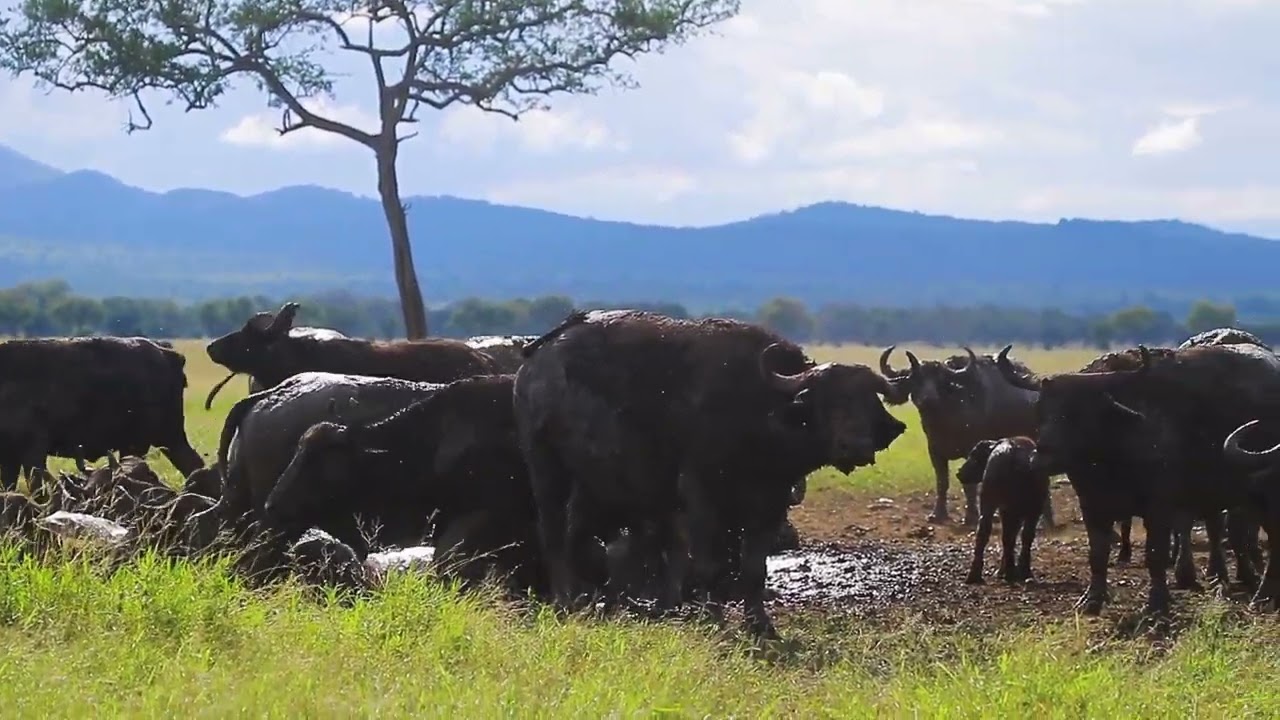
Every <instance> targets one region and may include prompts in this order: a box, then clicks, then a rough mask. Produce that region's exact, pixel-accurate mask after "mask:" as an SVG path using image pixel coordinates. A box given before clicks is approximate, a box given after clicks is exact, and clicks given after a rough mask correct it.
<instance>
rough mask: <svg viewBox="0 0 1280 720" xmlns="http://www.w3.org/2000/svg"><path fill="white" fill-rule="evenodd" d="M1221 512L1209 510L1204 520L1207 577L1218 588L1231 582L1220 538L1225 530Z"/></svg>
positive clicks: (1224, 550) (1225, 553) (1224, 586)
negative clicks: (1206, 544) (1207, 537)
mask: <svg viewBox="0 0 1280 720" xmlns="http://www.w3.org/2000/svg"><path fill="white" fill-rule="evenodd" d="M1225 526H1226V523H1225V522H1224V520H1223V516H1222V513H1220V512H1211V513H1209V514H1208V516H1206V517H1205V520H1204V531H1205V534H1206V535H1208V536H1209V579H1210V581H1211V582H1213V583H1214V584H1216V585H1217V586H1218V587H1219V588H1226V586H1227V585H1228V584H1229V583H1230V582H1231V573H1230V571H1228V570H1227V552H1226V549H1225V548H1224V547H1223V543H1222V538H1223V535H1224V533H1225V530H1226V527H1225Z"/></svg>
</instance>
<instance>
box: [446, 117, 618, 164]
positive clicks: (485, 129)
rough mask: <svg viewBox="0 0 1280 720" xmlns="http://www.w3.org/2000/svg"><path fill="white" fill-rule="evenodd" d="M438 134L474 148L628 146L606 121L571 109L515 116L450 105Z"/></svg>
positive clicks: (541, 151) (601, 149)
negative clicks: (511, 145) (514, 118)
mask: <svg viewBox="0 0 1280 720" xmlns="http://www.w3.org/2000/svg"><path fill="white" fill-rule="evenodd" d="M439 134H440V139H441V140H444V141H445V142H448V143H450V144H454V145H459V146H462V147H464V148H465V149H467V150H470V151H472V152H491V151H493V150H495V149H497V147H498V146H499V145H500V144H502V143H504V142H513V143H514V144H515V145H516V146H517V147H519V148H520V149H522V150H525V151H527V152H530V153H533V154H538V155H545V154H549V153H555V152H559V151H562V150H580V151H599V152H605V151H614V152H617V151H623V150H626V149H627V143H626V142H625V141H624V140H623V139H622V138H619V137H616V136H615V135H614V134H613V133H612V132H611V131H610V130H609V128H607V127H605V125H604V124H603V123H601V122H599V121H598V120H594V119H592V118H590V117H587V116H586V115H584V114H582V113H581V112H579V111H576V110H572V109H570V110H556V109H551V110H533V111H530V112H527V113H524V114H522V115H521V116H520V119H519V120H512V119H511V118H509V117H506V116H504V115H498V114H495V113H489V112H484V111H482V110H477V109H475V108H472V107H457V108H451V109H449V110H446V111H445V112H444V113H443V117H442V118H441V119H440V127H439Z"/></svg>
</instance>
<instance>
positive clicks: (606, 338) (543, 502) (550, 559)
mask: <svg viewBox="0 0 1280 720" xmlns="http://www.w3.org/2000/svg"><path fill="white" fill-rule="evenodd" d="M894 393H895V388H894V387H893V386H892V385H891V384H890V383H889V381H888V380H886V379H885V378H884V377H882V376H880V375H879V374H877V373H876V372H875V371H874V370H872V369H871V368H869V367H866V366H864V365H843V364H837V363H825V364H822V365H818V364H816V363H814V362H813V361H812V360H810V359H809V358H808V357H806V356H805V354H804V352H803V351H802V350H801V349H800V347H799V346H797V345H795V344H793V343H791V342H789V341H787V340H785V339H783V338H782V337H780V336H778V335H776V334H774V333H771V332H769V331H767V330H765V329H763V328H761V327H758V326H756V325H752V324H748V323H744V322H739V321H735V320H727V319H718V318H713V319H704V320H680V319H675V318H671V317H668V316H665V315H661V314H658V313H654V312H647V311H638V310H615V311H592V312H581V311H578V312H574V313H572V314H571V315H569V316H568V317H567V318H566V319H565V320H564V321H563V322H562V323H561V324H560V325H559V326H557V327H556V328H554V329H552V330H551V331H550V332H549V333H547V334H546V335H544V336H542V337H541V338H539V339H538V340H536V341H534V342H533V343H530V344H529V346H527V347H526V348H525V361H524V364H523V365H522V366H521V368H520V371H519V372H518V373H517V374H516V382H515V412H516V422H517V427H518V428H519V436H520V445H521V449H522V450H523V452H524V457H525V460H526V462H527V463H528V470H529V473H530V479H531V482H532V486H533V493H534V500H535V504H536V506H537V512H538V518H539V520H538V522H539V527H538V530H539V537H540V540H541V544H542V549H543V557H544V558H545V560H546V562H547V563H548V571H549V573H550V577H551V584H552V590H553V592H554V593H555V595H556V598H557V600H558V602H559V603H560V604H562V605H572V604H576V600H577V598H578V597H579V595H578V587H579V584H580V583H579V580H580V578H581V577H582V574H583V573H582V567H583V565H584V564H585V563H584V561H583V554H584V553H585V548H586V546H587V539H588V538H590V537H591V536H592V535H595V536H598V537H615V536H617V534H618V533H619V532H620V531H621V529H622V528H624V527H626V528H632V529H635V528H643V527H649V526H650V524H652V525H653V526H656V527H657V528H658V530H657V532H658V533H659V536H661V537H666V538H670V541H669V543H668V546H667V549H668V558H667V565H668V583H667V590H666V592H665V593H664V595H665V597H664V605H667V606H670V605H671V604H673V603H675V602H678V601H679V600H680V599H681V598H682V596H683V590H682V587H683V584H682V581H683V579H684V578H685V577H686V573H685V571H684V567H683V565H684V558H685V550H684V549H683V548H684V543H685V540H686V539H687V541H688V546H689V548H688V550H689V554H690V556H691V557H690V559H691V560H692V562H693V567H692V581H693V587H694V588H695V590H696V592H697V593H698V595H699V597H701V598H703V599H705V598H706V597H707V596H708V593H710V592H712V591H713V590H714V589H715V588H717V587H721V586H723V585H724V583H725V582H726V581H727V579H726V578H724V577H723V575H722V573H723V571H724V570H725V569H726V568H727V567H728V566H729V565H730V564H731V561H728V560H726V557H727V556H736V555H740V556H741V562H740V568H741V570H740V572H741V578H740V579H741V582H740V585H739V586H740V588H741V589H742V593H743V595H744V601H745V605H746V618H747V622H748V624H749V626H750V628H751V630H752V631H753V632H754V633H757V634H763V635H767V636H774V635H776V630H775V629H774V626H773V621H772V620H771V619H770V617H769V615H768V613H767V612H766V610H765V607H764V602H763V599H764V589H765V558H766V554H767V552H768V550H769V546H770V544H771V542H772V540H773V537H774V533H775V532H776V530H777V528H778V527H779V526H780V525H781V523H782V521H783V519H784V518H785V516H786V512H787V508H788V506H789V504H790V498H791V492H792V488H793V487H794V486H795V485H796V483H797V481H798V480H799V479H800V478H802V477H804V476H806V475H808V474H809V473H810V472H812V471H814V470H816V469H817V468H820V467H823V466H825V465H833V466H835V467H836V468H837V469H839V470H841V471H842V472H850V471H852V470H853V469H854V468H857V467H860V466H863V465H868V464H871V463H874V462H875V455H876V453H877V452H878V451H881V450H883V449H885V448H887V447H888V446H889V444H890V443H891V442H893V440H894V439H896V438H897V437H898V436H899V435H901V434H902V433H903V432H904V431H905V430H906V426H905V425H903V424H902V423H901V422H899V421H898V420H897V419H896V418H894V417H893V416H892V415H890V414H889V412H888V411H887V410H886V409H885V407H884V405H883V404H881V401H880V396H881V395H885V396H891V395H893V394H894ZM682 518H687V520H688V521H687V522H685V521H684V520H683V519H682ZM738 533H740V534H741V542H740V543H736V544H735V547H733V548H731V547H730V546H729V545H728V539H729V538H730V537H731V536H734V535H737V534H738ZM712 609H713V610H715V608H712Z"/></svg>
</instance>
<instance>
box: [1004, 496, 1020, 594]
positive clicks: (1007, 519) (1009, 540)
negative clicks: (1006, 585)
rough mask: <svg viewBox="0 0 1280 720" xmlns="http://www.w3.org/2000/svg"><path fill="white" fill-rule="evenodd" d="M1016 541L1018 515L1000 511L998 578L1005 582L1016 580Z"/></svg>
mask: <svg viewBox="0 0 1280 720" xmlns="http://www.w3.org/2000/svg"><path fill="white" fill-rule="evenodd" d="M1017 542H1018V516H1017V515H1016V514H1015V513H1006V512H1004V511H1001V512H1000V579H1001V580H1004V581H1005V582H1014V581H1015V580H1017V574H1018V572H1017V566H1016V564H1015V562H1014V552H1015V551H1016V550H1017V547H1016V546H1017Z"/></svg>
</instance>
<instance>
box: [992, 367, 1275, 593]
mask: <svg viewBox="0 0 1280 720" xmlns="http://www.w3.org/2000/svg"><path fill="white" fill-rule="evenodd" d="M1008 351H1009V348H1008V347H1006V348H1005V349H1004V350H1003V351H1002V352H1001V353H1000V357H999V366H1000V369H1001V371H1002V372H1003V373H1004V375H1005V377H1006V378H1007V379H1008V380H1009V382H1010V383H1012V384H1014V385H1016V386H1019V387H1023V388H1026V389H1028V390H1039V391H1040V399H1039V401H1038V408H1037V412H1038V417H1039V424H1040V429H1039V430H1040V431H1039V438H1038V443H1037V449H1036V453H1035V458H1036V462H1037V464H1038V466H1040V467H1042V468H1043V469H1046V470H1052V471H1054V472H1066V473H1067V475H1068V477H1069V478H1070V480H1071V484H1072V487H1073V488H1074V489H1075V491H1076V494H1077V496H1078V497H1079V500H1080V509H1081V514H1082V515H1083V516H1084V521H1085V525H1086V527H1087V529H1088V533H1089V569H1090V581H1089V587H1088V589H1087V590H1086V592H1085V595H1084V596H1083V597H1082V598H1081V606H1082V608H1083V610H1084V612H1086V613H1087V614H1097V613H1098V612H1100V611H1101V609H1102V606H1103V604H1104V603H1105V601H1106V598H1107V559H1108V555H1109V551H1110V545H1111V530H1112V528H1113V526H1114V523H1116V522H1120V521H1123V520H1125V519H1127V518H1130V517H1133V516H1135V515H1136V516H1139V517H1142V518H1143V520H1144V524H1145V525H1146V527H1147V568H1148V572H1149V574H1150V577H1151V589H1150V592H1149V595H1148V598H1147V611H1148V612H1151V613H1160V612H1163V611H1165V610H1166V609H1167V606H1168V601H1169V591H1168V586H1167V584H1166V578H1165V572H1166V569H1167V567H1168V563H1169V541H1170V534H1171V531H1172V530H1173V529H1174V528H1175V525H1181V526H1182V527H1184V528H1187V527H1189V518H1193V517H1200V518H1205V519H1207V520H1212V519H1213V518H1220V513H1221V511H1223V510H1225V509H1232V508H1238V507H1241V506H1243V505H1245V504H1246V503H1247V501H1248V497H1247V488H1248V483H1247V477H1246V476H1245V474H1244V473H1243V472H1242V471H1241V470H1240V469H1238V468H1236V467H1234V466H1232V465H1231V464H1229V463H1226V462H1224V461H1223V452H1222V442H1223V439H1224V438H1226V437H1227V436H1228V435H1229V434H1230V433H1231V432H1232V431H1233V430H1235V429H1236V428H1238V427H1239V426H1240V425H1241V424H1242V423H1243V422H1245V421H1247V420H1249V419H1252V418H1256V417H1272V416H1274V415H1275V414H1276V413H1277V412H1278V411H1280V358H1277V357H1276V355H1275V354H1273V353H1271V352H1270V351H1268V350H1266V349H1265V348H1262V347H1258V346H1255V345H1252V344H1230V345H1206V346H1192V347H1187V348H1183V349H1177V350H1170V349H1157V350H1148V349H1147V348H1144V347H1141V346H1139V347H1138V348H1137V349H1134V350H1128V351H1125V352H1121V353H1112V354H1109V355H1106V356H1103V357H1102V358H1099V359H1098V360H1096V361H1094V363H1091V365H1090V369H1094V370H1095V371H1093V372H1077V373H1062V374H1059V375H1052V376H1045V377H1042V378H1041V377H1035V376H1031V375H1029V374H1024V373H1021V372H1019V371H1018V370H1017V369H1016V368H1014V367H1013V365H1012V364H1011V363H1009V362H1008V356H1007V354H1008ZM1104 368H1105V369H1104ZM1220 528H1221V523H1220V522H1217V521H1212V522H1209V523H1207V529H1208V530H1209V532H1210V541H1211V545H1212V551H1213V553H1214V556H1213V557H1212V561H1211V568H1213V569H1214V570H1215V571H1216V572H1219V573H1221V572H1222V568H1224V567H1225V560H1224V559H1223V558H1222V557H1221V556H1220V554H1221V551H1222V542H1221V540H1222V538H1221V531H1220ZM1272 529H1273V528H1272V527H1268V528H1267V530H1268V535H1270V534H1271V532H1272ZM1274 530H1275V532H1280V527H1275V528H1274ZM1215 536H1216V537H1215ZM1237 562H1238V563H1244V564H1247V563H1248V562H1249V560H1248V557H1247V554H1242V553H1237ZM1264 588H1267V586H1266V584H1265V583H1264V585H1263V588H1260V589H1259V593H1262V592H1263V589H1264ZM1267 589H1269V590H1270V588H1267Z"/></svg>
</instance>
